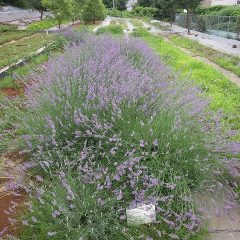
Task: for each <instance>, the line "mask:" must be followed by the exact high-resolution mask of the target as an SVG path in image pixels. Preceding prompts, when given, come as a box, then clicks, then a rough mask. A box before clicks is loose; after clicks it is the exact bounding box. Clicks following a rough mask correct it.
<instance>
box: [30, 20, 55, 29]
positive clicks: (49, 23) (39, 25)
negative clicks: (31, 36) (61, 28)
mask: <svg viewBox="0 0 240 240" xmlns="http://www.w3.org/2000/svg"><path fill="white" fill-rule="evenodd" d="M57 25H58V21H57V20H56V19H54V18H50V19H44V20H42V21H38V22H33V23H31V24H29V25H28V27H27V30H33V31H37V30H44V29H48V28H51V27H55V26H57Z"/></svg>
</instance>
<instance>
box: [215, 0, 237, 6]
mask: <svg viewBox="0 0 240 240" xmlns="http://www.w3.org/2000/svg"><path fill="white" fill-rule="evenodd" d="M236 4H237V0H213V1H212V4H211V5H212V6H215V5H236Z"/></svg>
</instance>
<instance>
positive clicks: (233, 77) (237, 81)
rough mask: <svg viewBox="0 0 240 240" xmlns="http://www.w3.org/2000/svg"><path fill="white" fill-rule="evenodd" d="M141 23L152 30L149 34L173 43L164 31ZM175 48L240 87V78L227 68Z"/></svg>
mask: <svg viewBox="0 0 240 240" xmlns="http://www.w3.org/2000/svg"><path fill="white" fill-rule="evenodd" d="M141 22H142V24H143V26H144V27H145V28H146V29H150V30H148V31H149V32H151V33H152V34H155V35H159V34H160V35H161V37H163V38H164V39H165V40H166V41H168V42H171V41H170V40H169V39H168V38H167V37H165V35H164V32H163V31H161V30H160V29H158V28H156V27H154V26H152V25H150V24H148V23H145V22H143V21H141ZM175 47H176V48H179V49H181V50H182V51H183V52H185V53H187V54H188V55H190V56H191V57H193V58H195V59H197V60H199V61H201V62H204V63H207V64H209V65H210V66H212V67H213V68H215V69H216V70H217V71H219V72H221V73H222V74H223V75H224V76H225V77H226V78H228V79H229V80H230V81H231V82H233V83H235V84H237V85H238V86H239V87H240V77H238V76H237V75H236V74H234V73H233V72H231V71H229V70H226V69H225V68H222V67H221V66H219V65H217V64H216V63H214V62H212V61H210V60H209V59H207V58H205V57H202V56H199V55H196V54H194V53H192V52H191V51H189V50H188V49H186V48H183V47H180V46H175Z"/></svg>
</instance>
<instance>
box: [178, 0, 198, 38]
mask: <svg viewBox="0 0 240 240" xmlns="http://www.w3.org/2000/svg"><path fill="white" fill-rule="evenodd" d="M201 1H202V0H179V1H178V2H179V6H180V7H181V8H183V9H186V10H187V20H186V27H187V29H188V34H190V16H191V15H190V14H192V13H193V11H194V10H195V9H196V8H197V7H198V6H199V4H200V3H201Z"/></svg>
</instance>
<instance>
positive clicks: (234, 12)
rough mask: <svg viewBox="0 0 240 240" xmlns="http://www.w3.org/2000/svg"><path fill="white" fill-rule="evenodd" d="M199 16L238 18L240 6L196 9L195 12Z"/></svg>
mask: <svg viewBox="0 0 240 240" xmlns="http://www.w3.org/2000/svg"><path fill="white" fill-rule="evenodd" d="M195 13H196V14H200V15H221V16H240V6H222V5H221V6H213V7H198V8H197V9H196V10H195Z"/></svg>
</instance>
